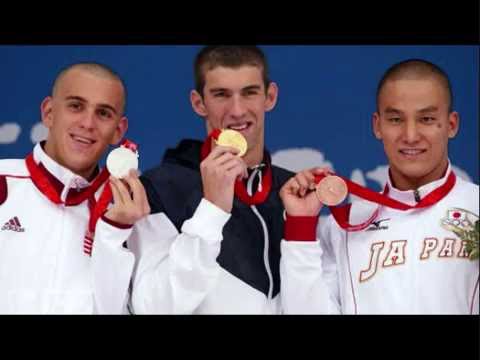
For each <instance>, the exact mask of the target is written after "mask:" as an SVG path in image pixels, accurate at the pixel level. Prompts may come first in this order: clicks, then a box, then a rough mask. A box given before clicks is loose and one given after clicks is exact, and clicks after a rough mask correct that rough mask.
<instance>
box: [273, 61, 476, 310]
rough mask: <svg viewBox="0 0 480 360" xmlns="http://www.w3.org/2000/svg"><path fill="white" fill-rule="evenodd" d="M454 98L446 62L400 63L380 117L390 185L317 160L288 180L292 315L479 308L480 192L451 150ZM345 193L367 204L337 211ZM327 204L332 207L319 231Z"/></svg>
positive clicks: (385, 84)
mask: <svg viewBox="0 0 480 360" xmlns="http://www.w3.org/2000/svg"><path fill="white" fill-rule="evenodd" d="M452 106H453V103H452V90H451V86H450V82H449V80H448V77H447V75H446V74H445V73H444V72H443V70H441V69H440V68H439V67H438V66H436V65H434V64H432V63H429V62H427V61H424V60H416V59H412V60H407V61H403V62H401V63H398V64H396V65H394V66H392V67H391V68H390V69H389V70H388V71H387V72H386V73H385V74H384V76H383V78H382V80H381V81H380V83H379V85H378V90H377V111H376V112H375V113H374V115H373V131H374V135H375V137H376V138H377V139H379V140H381V141H382V142H383V145H384V149H385V154H386V156H387V158H388V161H389V178H388V181H387V184H386V186H385V189H384V191H383V193H381V194H380V193H375V192H373V191H371V190H369V189H367V188H363V187H361V186H359V185H357V184H355V183H352V182H350V181H348V180H347V179H342V178H341V177H339V176H334V175H333V174H330V173H329V172H328V170H326V169H319V168H317V169H311V170H305V171H302V172H300V173H298V174H297V175H296V176H295V177H294V178H292V179H291V180H289V181H288V182H287V184H286V185H285V186H284V187H283V188H282V190H281V193H280V196H281V198H282V200H283V203H284V205H285V209H286V212H287V220H286V222H285V234H284V240H282V244H281V248H282V260H281V277H282V289H281V294H282V304H283V306H284V309H285V312H286V313H327V314H478V312H479V266H478V241H479V235H478V234H479V221H478V214H479V198H478V196H479V193H478V185H476V184H472V183H469V182H466V181H464V180H462V179H461V178H459V177H458V176H456V175H455V173H454V172H453V170H452V167H451V163H450V161H449V158H448V141H449V139H450V138H453V137H454V136H455V135H456V133H457V131H458V127H459V115H458V113H457V112H455V111H453V110H452ZM313 190H316V191H313ZM347 191H350V192H351V193H353V194H355V195H357V196H358V197H360V198H362V200H360V201H357V202H354V203H353V204H351V205H347V206H343V207H335V206H334V205H337V204H338V203H340V202H341V201H342V199H344V198H345V196H346V194H347ZM323 204H326V205H329V206H332V207H331V208H330V209H331V212H332V215H331V216H330V217H329V218H328V220H327V221H325V222H323V221H320V223H319V224H318V227H317V223H318V213H319V211H320V209H321V207H322V205H323Z"/></svg>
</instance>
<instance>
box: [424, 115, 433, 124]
mask: <svg viewBox="0 0 480 360" xmlns="http://www.w3.org/2000/svg"><path fill="white" fill-rule="evenodd" d="M420 121H421V122H422V123H424V124H430V123H432V122H434V121H435V118H434V117H432V116H423V117H421V118H420Z"/></svg>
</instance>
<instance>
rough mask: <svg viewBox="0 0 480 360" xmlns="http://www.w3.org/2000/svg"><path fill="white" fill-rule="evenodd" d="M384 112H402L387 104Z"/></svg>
mask: <svg viewBox="0 0 480 360" xmlns="http://www.w3.org/2000/svg"><path fill="white" fill-rule="evenodd" d="M385 113H387V114H402V113H403V112H402V111H400V110H398V109H395V108H392V107H390V106H389V107H387V108H386V109H385Z"/></svg>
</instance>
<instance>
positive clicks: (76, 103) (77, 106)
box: [67, 101, 83, 112]
mask: <svg viewBox="0 0 480 360" xmlns="http://www.w3.org/2000/svg"><path fill="white" fill-rule="evenodd" d="M67 106H68V108H69V109H71V110H73V111H75V112H77V111H80V110H82V109H83V104H82V103H81V102H79V101H73V102H70V103H68V105H67Z"/></svg>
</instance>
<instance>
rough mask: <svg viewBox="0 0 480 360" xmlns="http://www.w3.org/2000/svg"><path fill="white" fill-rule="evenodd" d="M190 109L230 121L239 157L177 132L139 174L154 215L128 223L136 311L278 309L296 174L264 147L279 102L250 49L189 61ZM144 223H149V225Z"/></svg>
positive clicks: (212, 122) (213, 124)
mask: <svg viewBox="0 0 480 360" xmlns="http://www.w3.org/2000/svg"><path fill="white" fill-rule="evenodd" d="M195 80H196V89H195V90H193V91H192V92H191V96H190V98H191V103H192V106H193V109H194V111H195V112H196V113H197V114H198V115H199V116H201V117H202V118H204V119H205V123H206V128H207V133H211V131H212V130H214V129H234V130H236V131H238V132H240V133H241V134H242V135H243V136H244V137H245V138H246V140H247V143H248V150H247V152H246V154H245V155H244V156H243V157H239V156H236V154H237V150H235V149H233V148H230V147H224V146H216V145H215V144H214V143H213V142H212V141H211V140H206V141H204V142H203V141H195V140H183V141H181V142H180V143H179V145H178V146H177V148H175V149H169V150H168V151H167V152H166V154H165V157H164V159H163V162H162V164H161V165H160V166H159V167H157V168H155V169H152V170H150V171H147V172H145V173H144V174H143V175H142V177H141V180H142V182H143V184H144V186H145V188H146V190H147V194H148V198H149V202H150V206H151V208H152V215H151V216H149V217H147V218H146V219H145V220H143V221H141V222H139V224H138V225H139V226H135V227H134V234H133V236H132V237H131V238H130V240H129V248H130V249H132V250H133V252H134V253H135V254H136V256H137V257H138V260H139V261H138V264H137V266H136V270H135V272H136V274H135V279H134V285H133V298H132V299H133V310H134V312H135V313H181V314H192V313H194V314H207V313H213V314H220V313H228V314H233V313H249V314H275V313H278V312H279V311H280V304H279V296H278V293H279V291H280V279H279V261H280V240H281V238H282V234H283V211H284V209H283V206H282V203H281V201H280V198H279V196H278V191H279V190H280V187H281V186H282V185H283V184H284V183H285V181H286V180H287V179H288V178H289V177H290V176H291V175H293V174H291V173H289V172H288V171H286V170H283V169H280V168H278V167H275V166H273V165H272V164H271V162H270V154H269V153H268V151H266V150H265V148H264V128H265V112H268V111H270V110H272V109H273V108H274V106H275V103H276V101H277V92H278V90H277V85H276V84H275V83H273V82H271V81H269V79H268V68H267V62H266V59H265V57H264V54H263V53H262V51H261V50H260V49H258V48H257V47H250V46H213V47H206V48H204V49H202V50H201V51H200V52H199V54H198V55H197V57H196V60H195ZM149 229H150V230H149Z"/></svg>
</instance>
